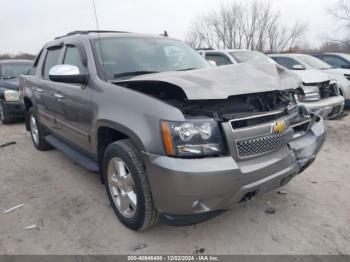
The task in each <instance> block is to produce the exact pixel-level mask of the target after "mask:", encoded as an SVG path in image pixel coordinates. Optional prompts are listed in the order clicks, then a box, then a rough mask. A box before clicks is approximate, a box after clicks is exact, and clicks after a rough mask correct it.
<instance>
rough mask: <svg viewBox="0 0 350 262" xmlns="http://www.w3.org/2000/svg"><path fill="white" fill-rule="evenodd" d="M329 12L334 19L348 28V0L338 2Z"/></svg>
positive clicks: (349, 17)
mask: <svg viewBox="0 0 350 262" xmlns="http://www.w3.org/2000/svg"><path fill="white" fill-rule="evenodd" d="M331 12H332V14H333V16H334V17H335V18H337V19H338V20H340V21H342V22H344V23H345V24H346V26H348V27H350V0H338V3H337V5H336V6H335V8H334V9H332V10H331Z"/></svg>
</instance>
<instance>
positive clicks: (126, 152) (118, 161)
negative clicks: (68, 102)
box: [103, 139, 158, 230]
mask: <svg viewBox="0 0 350 262" xmlns="http://www.w3.org/2000/svg"><path fill="white" fill-rule="evenodd" d="M103 176H104V181H105V186H106V191H107V194H108V198H109V200H110V202H111V205H112V208H113V210H114V212H115V214H116V215H117V217H118V218H119V220H120V221H121V222H122V223H123V224H124V225H125V226H127V227H128V228H130V229H132V230H144V229H147V228H149V227H151V226H153V225H155V224H157V222H158V212H157V210H156V209H155V207H154V204H153V200H152V194H151V189H150V186H149V182H148V179H147V176H146V173H145V169H144V166H143V162H142V157H141V154H140V152H139V151H138V149H137V148H136V147H135V146H134V145H133V143H132V142H131V141H130V140H129V139H124V140H120V141H118V142H114V143H112V144H110V145H109V146H108V147H107V149H106V151H105V154H104V159H103Z"/></svg>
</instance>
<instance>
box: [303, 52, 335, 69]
mask: <svg viewBox="0 0 350 262" xmlns="http://www.w3.org/2000/svg"><path fill="white" fill-rule="evenodd" d="M298 58H299V59H300V60H301V61H303V62H304V63H305V64H307V65H309V66H311V67H312V68H315V69H330V68H332V66H330V65H329V64H327V63H325V62H323V61H322V60H321V59H318V58H316V57H313V56H309V55H302V56H299V57H298Z"/></svg>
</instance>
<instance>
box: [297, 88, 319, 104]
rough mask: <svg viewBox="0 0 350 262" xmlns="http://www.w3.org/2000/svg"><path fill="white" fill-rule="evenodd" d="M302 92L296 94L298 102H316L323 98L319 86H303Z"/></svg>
mask: <svg viewBox="0 0 350 262" xmlns="http://www.w3.org/2000/svg"><path fill="white" fill-rule="evenodd" d="M301 90H302V92H299V93H298V94H296V97H295V100H296V101H297V102H314V101H318V100H320V99H321V97H320V91H319V89H318V86H302V87H301Z"/></svg>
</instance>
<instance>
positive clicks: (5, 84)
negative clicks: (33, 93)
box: [0, 78, 19, 90]
mask: <svg viewBox="0 0 350 262" xmlns="http://www.w3.org/2000/svg"><path fill="white" fill-rule="evenodd" d="M0 88H3V89H12V90H18V89H19V80H18V79H17V78H15V79H9V80H0Z"/></svg>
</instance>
